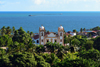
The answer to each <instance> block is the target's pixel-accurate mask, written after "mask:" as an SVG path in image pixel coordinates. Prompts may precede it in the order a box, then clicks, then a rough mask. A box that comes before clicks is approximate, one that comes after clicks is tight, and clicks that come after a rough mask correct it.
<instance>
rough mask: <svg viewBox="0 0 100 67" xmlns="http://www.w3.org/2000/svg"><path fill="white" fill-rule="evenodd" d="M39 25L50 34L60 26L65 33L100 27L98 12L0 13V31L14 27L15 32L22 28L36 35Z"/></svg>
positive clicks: (99, 14)
mask: <svg viewBox="0 0 100 67" xmlns="http://www.w3.org/2000/svg"><path fill="white" fill-rule="evenodd" d="M29 15H32V16H29ZM41 25H43V26H44V27H45V29H46V30H47V31H50V32H58V27H59V26H60V25H62V26H63V27H64V30H65V31H66V32H67V31H73V29H76V30H77V31H80V28H86V29H90V28H93V27H96V26H100V12H73V11H72V12H66V11H65V12H64V11H61V12H60V11H59V12H57V11H55V12H53V11H52V12H49V11H47V12H46V11H44V12H43V11H37V12H35V11H34V12H0V29H1V28H2V27H3V26H5V27H7V26H10V27H11V28H12V27H13V26H14V27H15V28H16V30H17V29H19V28H20V27H22V28H23V29H24V30H25V31H26V32H27V31H30V32H31V31H32V32H33V33H38V32H39V27H40V26H41Z"/></svg>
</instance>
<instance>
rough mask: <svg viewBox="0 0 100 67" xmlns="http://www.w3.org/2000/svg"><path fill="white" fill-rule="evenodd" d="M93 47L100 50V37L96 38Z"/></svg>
mask: <svg viewBox="0 0 100 67" xmlns="http://www.w3.org/2000/svg"><path fill="white" fill-rule="evenodd" d="M93 47H94V48H95V49H98V50H100V37H97V38H95V40H94V45H93Z"/></svg>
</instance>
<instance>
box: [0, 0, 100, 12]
mask: <svg viewBox="0 0 100 67" xmlns="http://www.w3.org/2000/svg"><path fill="white" fill-rule="evenodd" d="M0 11H100V0H0Z"/></svg>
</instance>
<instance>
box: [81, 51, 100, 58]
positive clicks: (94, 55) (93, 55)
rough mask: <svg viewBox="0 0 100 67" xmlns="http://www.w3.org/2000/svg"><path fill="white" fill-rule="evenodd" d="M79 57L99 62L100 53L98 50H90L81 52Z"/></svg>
mask: <svg viewBox="0 0 100 67" xmlns="http://www.w3.org/2000/svg"><path fill="white" fill-rule="evenodd" d="M79 56H80V57H82V58H83V59H92V60H99V58H100V53H99V51H98V50H93V49H92V50H88V51H81V52H79Z"/></svg>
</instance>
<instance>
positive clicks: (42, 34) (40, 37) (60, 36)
mask: <svg viewBox="0 0 100 67" xmlns="http://www.w3.org/2000/svg"><path fill="white" fill-rule="evenodd" d="M32 39H33V40H34V41H35V44H41V45H45V44H46V43H47V42H52V43H54V42H57V43H59V44H62V45H64V28H63V26H60V27H58V33H54V32H46V31H45V27H44V26H41V27H39V34H37V35H35V36H34V37H33V38H32Z"/></svg>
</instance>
